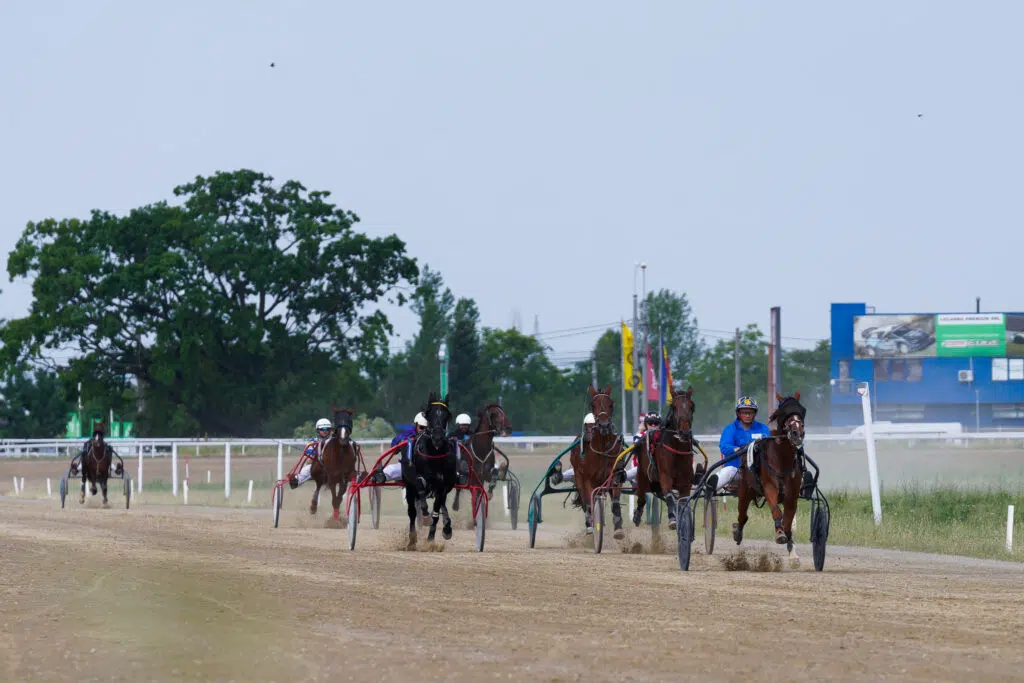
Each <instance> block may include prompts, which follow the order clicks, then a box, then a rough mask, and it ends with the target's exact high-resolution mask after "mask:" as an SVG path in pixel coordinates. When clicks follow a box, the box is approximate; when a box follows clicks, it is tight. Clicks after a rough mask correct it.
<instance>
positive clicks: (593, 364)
mask: <svg viewBox="0 0 1024 683" xmlns="http://www.w3.org/2000/svg"><path fill="white" fill-rule="evenodd" d="M590 378H591V380H592V381H593V383H594V391H598V388H597V354H596V353H595V354H592V355H591V356H590Z"/></svg>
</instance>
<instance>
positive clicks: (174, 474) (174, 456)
mask: <svg viewBox="0 0 1024 683" xmlns="http://www.w3.org/2000/svg"><path fill="white" fill-rule="evenodd" d="M171 495H172V496H174V497H175V498H177V497H178V444H176V443H173V444H171Z"/></svg>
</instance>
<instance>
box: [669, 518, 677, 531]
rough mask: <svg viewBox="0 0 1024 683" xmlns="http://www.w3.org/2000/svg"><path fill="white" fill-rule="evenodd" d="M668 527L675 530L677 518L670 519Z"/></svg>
mask: <svg viewBox="0 0 1024 683" xmlns="http://www.w3.org/2000/svg"><path fill="white" fill-rule="evenodd" d="M668 528H669V529H671V530H672V531H675V530H676V520H674V519H670V520H668Z"/></svg>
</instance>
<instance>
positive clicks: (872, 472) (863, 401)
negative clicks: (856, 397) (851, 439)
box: [857, 382, 882, 526]
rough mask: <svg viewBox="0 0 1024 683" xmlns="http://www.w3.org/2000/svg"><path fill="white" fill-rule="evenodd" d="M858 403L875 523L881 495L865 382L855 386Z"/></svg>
mask: <svg viewBox="0 0 1024 683" xmlns="http://www.w3.org/2000/svg"><path fill="white" fill-rule="evenodd" d="M857 393H858V394H860V405H861V408H862V409H863V412H864V441H865V443H866V444H867V447H868V477H869V479H870V483H871V509H872V510H873V511H874V513H875V525H876V526H877V525H880V524H881V523H882V496H881V493H880V492H879V490H878V459H877V457H876V456H875V433H874V430H873V429H872V420H871V392H870V391H869V390H868V385H867V382H864V383H862V384H861V385H860V386H859V387H857Z"/></svg>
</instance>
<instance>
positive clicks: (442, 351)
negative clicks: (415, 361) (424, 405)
mask: <svg viewBox="0 0 1024 683" xmlns="http://www.w3.org/2000/svg"><path fill="white" fill-rule="evenodd" d="M437 360H438V361H440V363H441V398H442V399H444V397H445V396H447V395H448V344H446V343H445V342H441V346H440V347H439V348H438V349H437Z"/></svg>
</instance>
